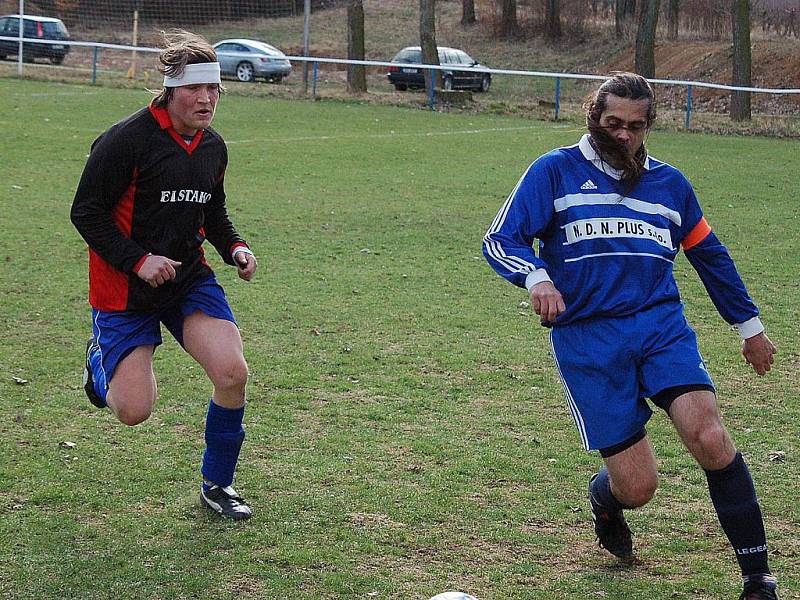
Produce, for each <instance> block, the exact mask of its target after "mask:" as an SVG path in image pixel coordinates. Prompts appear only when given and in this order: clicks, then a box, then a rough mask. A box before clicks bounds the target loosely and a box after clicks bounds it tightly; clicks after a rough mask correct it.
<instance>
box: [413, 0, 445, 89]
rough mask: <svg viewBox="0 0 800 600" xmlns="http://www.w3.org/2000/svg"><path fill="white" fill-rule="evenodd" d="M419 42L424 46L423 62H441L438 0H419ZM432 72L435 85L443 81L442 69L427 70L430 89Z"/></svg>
mask: <svg viewBox="0 0 800 600" xmlns="http://www.w3.org/2000/svg"><path fill="white" fill-rule="evenodd" d="M419 42H420V44H419V45H420V47H421V48H422V62H423V64H426V65H438V64H439V50H438V48H437V47H436V0H419ZM431 72H432V73H433V76H434V85H435V87H440V86H441V83H442V76H441V71H436V70H434V71H429V70H428V69H426V70H425V87H426V89H430V86H431Z"/></svg>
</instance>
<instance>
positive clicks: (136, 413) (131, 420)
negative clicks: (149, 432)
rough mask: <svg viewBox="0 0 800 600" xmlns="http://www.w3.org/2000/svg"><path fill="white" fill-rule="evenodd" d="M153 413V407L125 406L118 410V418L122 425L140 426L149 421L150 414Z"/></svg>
mask: <svg viewBox="0 0 800 600" xmlns="http://www.w3.org/2000/svg"><path fill="white" fill-rule="evenodd" d="M152 412H153V407H152V405H151V406H145V405H140V406H123V407H121V408H118V409H117V411H116V413H117V418H118V419H119V420H120V422H121V423H123V424H124V425H130V426H133V425H138V424H139V423H143V422H144V421H146V420H147V419H149V418H150V414H151V413H152Z"/></svg>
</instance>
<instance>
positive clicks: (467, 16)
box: [461, 0, 476, 26]
mask: <svg viewBox="0 0 800 600" xmlns="http://www.w3.org/2000/svg"><path fill="white" fill-rule="evenodd" d="M475 21H476V19H475V0H462V2H461V24H462V25H464V26H466V25H474V24H475Z"/></svg>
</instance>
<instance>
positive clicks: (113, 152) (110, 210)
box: [70, 129, 147, 272]
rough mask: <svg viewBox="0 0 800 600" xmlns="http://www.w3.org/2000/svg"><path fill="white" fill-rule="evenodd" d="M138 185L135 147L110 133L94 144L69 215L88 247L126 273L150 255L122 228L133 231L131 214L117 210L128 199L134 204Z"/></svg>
mask: <svg viewBox="0 0 800 600" xmlns="http://www.w3.org/2000/svg"><path fill="white" fill-rule="evenodd" d="M135 185H136V156H135V151H134V147H133V144H132V142H131V140H129V139H128V138H127V137H125V136H123V135H119V134H115V132H114V130H113V129H112V130H109V131H107V132H106V133H104V134H103V135H102V136H100V137H99V138H98V139H97V140H95V142H94V144H92V151H91V153H90V155H89V159H88V160H87V162H86V166H85V167H84V170H83V175H82V176H81V180H80V183H79V184H78V189H77V191H76V192H75V199H74V200H73V202H72V210H71V212H70V218H71V220H72V223H73V225H75V228H76V229H77V230H78V233H80V234H81V237H83V239H84V240H86V243H87V244H88V245H89V247H90V248H91V249H92V250H94V251H95V252H96V253H97V254H98V255H100V257H101V258H102V259H103V260H105V261H106V262H107V263H109V264H110V265H112V266H113V267H115V268H116V269H119V270H120V271H125V272H128V271H131V270H132V269H133V267H134V265H135V264H136V263H137V262H138V261H139V259H140V258H141V257H142V256H144V255H146V254H147V251H146V250H144V249H143V248H142V247H141V246H140V245H139V244H137V243H136V242H134V241H133V240H131V239H130V237H128V236H126V235H125V234H124V233H123V231H122V229H121V228H120V227H125V226H127V227H128V228H129V229H130V218H131V217H130V213H128V214H127V216H126V214H125V210H124V207H121V208H122V209H121V210H118V209H119V208H120V206H119V205H120V203H121V202H123V201H125V200H126V198H127V201H129V202H131V203H132V202H133V193H134V191H135ZM115 211H116V212H115ZM115 217H116V218H115Z"/></svg>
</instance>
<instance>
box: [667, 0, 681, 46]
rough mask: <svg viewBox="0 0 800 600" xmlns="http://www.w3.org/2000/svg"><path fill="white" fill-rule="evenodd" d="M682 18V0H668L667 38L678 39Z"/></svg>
mask: <svg viewBox="0 0 800 600" xmlns="http://www.w3.org/2000/svg"><path fill="white" fill-rule="evenodd" d="M680 18H681V0H667V39H670V40H677V39H678V24H679V23H680Z"/></svg>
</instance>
